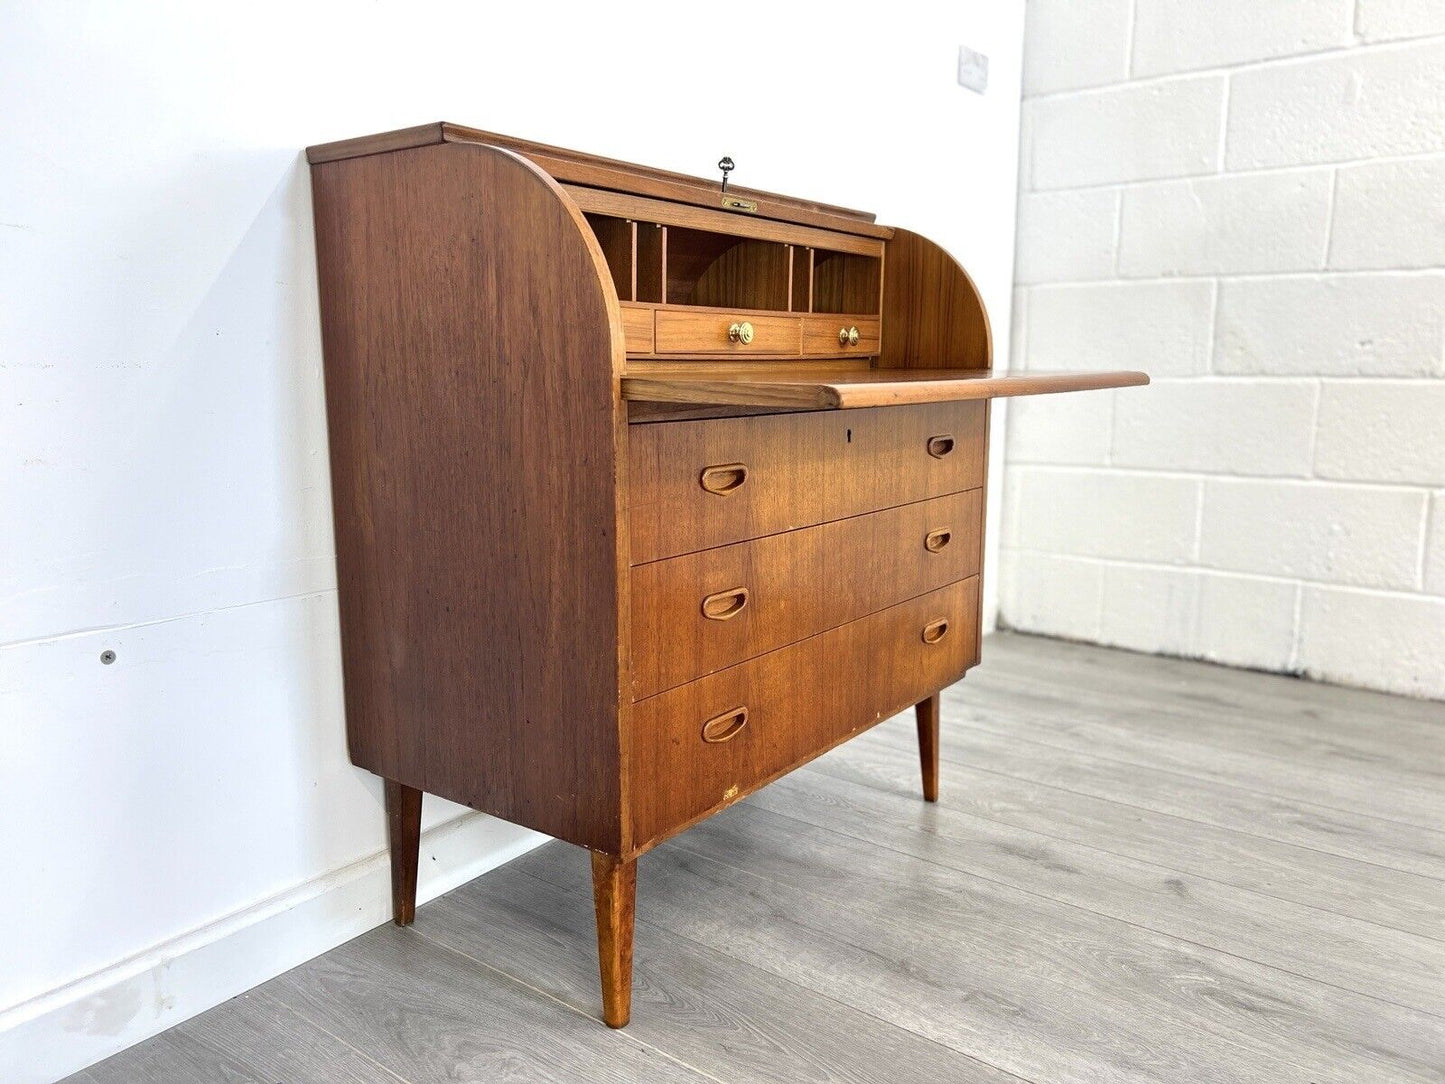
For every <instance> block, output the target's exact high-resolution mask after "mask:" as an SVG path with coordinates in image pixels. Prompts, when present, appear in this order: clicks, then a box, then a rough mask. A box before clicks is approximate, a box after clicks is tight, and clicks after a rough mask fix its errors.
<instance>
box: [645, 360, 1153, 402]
mask: <svg viewBox="0 0 1445 1084" xmlns="http://www.w3.org/2000/svg"><path fill="white" fill-rule="evenodd" d="M1147 383H1149V377H1148V376H1147V375H1145V374H1144V373H1140V372H1131V371H1128V370H1118V371H1113V372H1068V373H1034V372H1026V373H1011V372H995V371H993V370H991V369H852V370H840V371H838V372H827V371H823V372H820V371H818V370H816V369H808V370H802V369H797V370H791V371H790V370H784V369H772V370H760V371H757V372H743V371H737V370H733V371H729V372H723V373H719V372H716V371H699V372H696V373H686V372H659V371H653V372H649V373H647V374H639V375H635V376H624V377H623V378H622V397H623V398H624V399H627V400H630V401H632V402H641V403H673V404H680V405H692V406H742V407H770V408H774V409H776V408H783V409H793V410H847V409H851V408H857V407H878V406H904V405H907V404H909V403H945V402H954V401H960V400H965V399H997V398H1003V397H1007V396H1014V395H1043V394H1046V393H1049V392H1060V391H1092V390H1096V389H1100V388H1128V387H1134V386H1137V385H1140V384H1147Z"/></svg>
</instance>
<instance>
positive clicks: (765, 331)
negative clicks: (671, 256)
mask: <svg viewBox="0 0 1445 1084" xmlns="http://www.w3.org/2000/svg"><path fill="white" fill-rule="evenodd" d="M834 333H835V334H836V331H835V332H834ZM655 344H656V347H657V353H659V354H798V353H800V352H801V350H802V329H801V327H800V321H799V318H798V317H796V316H764V315H760V314H758V313H750V312H727V311H708V312H678V311H672V310H668V309H658V310H657V330H656V340H655Z"/></svg>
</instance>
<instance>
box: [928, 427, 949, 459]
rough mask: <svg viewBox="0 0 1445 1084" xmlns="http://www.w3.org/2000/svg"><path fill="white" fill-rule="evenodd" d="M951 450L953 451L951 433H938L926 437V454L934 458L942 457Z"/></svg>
mask: <svg viewBox="0 0 1445 1084" xmlns="http://www.w3.org/2000/svg"><path fill="white" fill-rule="evenodd" d="M951 451H953V435H952V434H951V433H940V434H939V435H938V436H936V437H929V438H928V454H929V455H931V456H933V458H934V459H942V458H943V457H944V456H946V455H947V454H948V453H949V452H951Z"/></svg>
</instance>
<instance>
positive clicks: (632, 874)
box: [592, 851, 637, 1028]
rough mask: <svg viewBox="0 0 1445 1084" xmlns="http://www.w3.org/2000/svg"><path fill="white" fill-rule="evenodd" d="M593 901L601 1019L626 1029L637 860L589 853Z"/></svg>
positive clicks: (630, 983) (612, 1026) (610, 1024)
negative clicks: (594, 906)
mask: <svg viewBox="0 0 1445 1084" xmlns="http://www.w3.org/2000/svg"><path fill="white" fill-rule="evenodd" d="M592 899H593V902H594V904H595V905H596V908H597V960H598V962H599V964H600V965H601V969H602V1019H603V1020H605V1021H606V1022H607V1026H608V1027H610V1028H621V1027H626V1026H627V1021H628V1019H629V1017H630V1016H631V1015H632V925H633V914H634V909H635V907H636V903H637V859H635V858H632V859H628V860H626V861H624V860H622V859H620V858H618V857H616V856H615V855H610V854H603V853H601V852H600V851H593V852H592Z"/></svg>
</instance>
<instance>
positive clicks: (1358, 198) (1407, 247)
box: [1060, 73, 1445, 271]
mask: <svg viewBox="0 0 1445 1084" xmlns="http://www.w3.org/2000/svg"><path fill="white" fill-rule="evenodd" d="M1441 79H1442V82H1445V73H1441ZM1096 195H1103V193H1096ZM1331 227H1332V228H1331V231H1330V256H1329V267H1330V268H1331V269H1332V270H1337V271H1348V270H1351V269H1370V270H1390V269H1398V268H1406V267H1440V266H1442V265H1445V157H1435V158H1425V159H1416V160H1413V161H1404V162H1380V163H1373V164H1369V165H1360V166H1351V167H1348V168H1345V169H1341V170H1340V171H1339V180H1338V182H1337V184H1336V186H1335V203H1334V220H1333V222H1332V223H1331ZM1060 258H1061V259H1062V257H1060Z"/></svg>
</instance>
